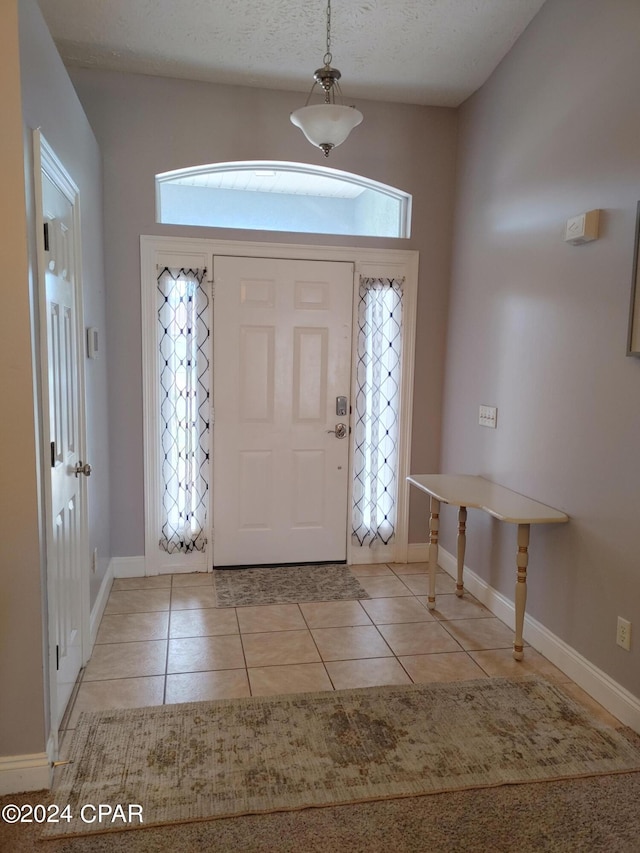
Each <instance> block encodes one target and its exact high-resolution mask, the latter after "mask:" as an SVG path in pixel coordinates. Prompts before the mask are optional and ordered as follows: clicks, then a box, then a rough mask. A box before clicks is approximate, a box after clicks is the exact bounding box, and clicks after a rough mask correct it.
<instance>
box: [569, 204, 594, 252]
mask: <svg viewBox="0 0 640 853" xmlns="http://www.w3.org/2000/svg"><path fill="white" fill-rule="evenodd" d="M599 224H600V211H599V210H588V211H587V212H586V213H581V214H580V215H579V216H573V217H572V218H571V219H567V228H566V231H565V234H564V240H565V243H571V245H572V246H581V245H582V244H583V243H591V241H592V240H597V239H598V226H599Z"/></svg>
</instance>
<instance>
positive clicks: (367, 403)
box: [352, 277, 404, 545]
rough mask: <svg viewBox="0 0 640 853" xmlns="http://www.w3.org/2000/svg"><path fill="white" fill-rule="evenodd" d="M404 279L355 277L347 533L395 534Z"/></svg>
mask: <svg viewBox="0 0 640 853" xmlns="http://www.w3.org/2000/svg"><path fill="white" fill-rule="evenodd" d="M403 281H404V280H403V279H402V280H397V279H389V278H364V277H361V278H360V293H359V295H360V299H359V303H358V364H357V389H356V401H355V458H354V484H353V507H352V510H353V512H352V522H353V524H352V528H353V529H352V539H353V540H354V541H355V542H358V543H359V544H360V545H367V544H368V545H372V544H374V543H375V542H381V543H383V544H385V545H388V544H389V543H390V542H391V541H392V539H393V537H394V534H395V526H396V506H397V491H398V482H397V480H398V420H399V415H400V387H401V384H400V382H401V364H402V290H403Z"/></svg>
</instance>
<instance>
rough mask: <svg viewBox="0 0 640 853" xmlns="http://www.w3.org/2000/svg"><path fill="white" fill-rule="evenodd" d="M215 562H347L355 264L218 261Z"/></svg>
mask: <svg viewBox="0 0 640 853" xmlns="http://www.w3.org/2000/svg"><path fill="white" fill-rule="evenodd" d="M214 277H215V282H216V285H215V286H216V291H215V300H214V315H215V317H214V373H215V381H214V410H215V426H214V473H213V482H214V488H213V491H214V526H215V536H214V561H215V564H216V565H218V566H223V565H260V564H277V563H296V562H321V561H325V560H330V561H341V560H344V559H345V558H346V524H347V494H348V473H349V459H348V456H349V441H348V433H347V435H346V436H344V437H343V438H339V437H338V434H336V432H335V431H334V430H335V427H336V423H337V421H338V420H342V421H346V422H347V423H348V420H349V419H348V416H346V417H342V418H340V419H338V418H337V417H336V398H337V397H340V396H348V394H349V386H350V381H351V313H352V292H353V291H352V288H353V265H352V264H350V263H334V262H325V261H297V260H275V259H265V258H232V257H216V258H215V260H214Z"/></svg>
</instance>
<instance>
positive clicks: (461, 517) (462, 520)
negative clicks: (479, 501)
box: [456, 506, 467, 596]
mask: <svg viewBox="0 0 640 853" xmlns="http://www.w3.org/2000/svg"><path fill="white" fill-rule="evenodd" d="M466 530H467V508H466V506H461V507H460V509H459V510H458V580H457V582H456V595H458V596H460V595H462V593H463V592H464V585H463V583H462V572H463V570H464V550H465V548H466V545H467V535H466Z"/></svg>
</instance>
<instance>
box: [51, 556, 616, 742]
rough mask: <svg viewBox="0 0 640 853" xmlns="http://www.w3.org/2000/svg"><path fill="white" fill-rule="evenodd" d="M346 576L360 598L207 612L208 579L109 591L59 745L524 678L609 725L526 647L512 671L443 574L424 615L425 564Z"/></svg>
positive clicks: (494, 633)
mask: <svg viewBox="0 0 640 853" xmlns="http://www.w3.org/2000/svg"><path fill="white" fill-rule="evenodd" d="M351 570H352V572H353V573H354V574H355V575H356V576H357V577H358V578H359V580H360V582H361V584H362V586H363V587H364V588H365V589H366V591H367V592H368V593H369V595H370V596H371V598H370V599H363V600H361V601H330V602H313V603H302V604H275V605H273V604H272V605H264V606H258V607H238V608H216V607H215V594H214V589H213V578H212V575H211V574H192V575H173V576H171V575H166V576H160V577H153V578H130V579H121V580H116V581H114V584H113V588H112V591H111V594H110V597H109V601H108V603H107V607H106V609H105V613H104V616H103V618H102V622H101V624H100V629H99V631H98V636H97V640H96V645H95V647H94V651H93V656H92V658H91V660H90V661H89V663H88V665H87V667H86V668H85V670H84V672H83V673H82V677H81V679H80V680H79V683H78V685H77V686H76V689H75V691H74V695H73V696H72V700H71V702H70V703H69V708H68V709H67V712H66V714H65V718H64V720H63V724H62V731H63V734H64V737H63V744H64V742H65V741H66V740H67V735H68V734H69V733H70V732H71V731H72V730H73V728H74V727H75V725H76V722H77V719H78V715H79V714H80V712H81V711H96V710H107V709H111V708H133V707H140V706H145V705H162V704H170V703H175V702H192V701H202V700H208V699H220V698H233V697H241V696H264V695H269V694H276V693H296V692H305V691H314V690H334V689H335V690H339V689H343V688H350V687H369V686H375V685H381V684H410V683H411V682H430V681H457V680H463V679H469V678H492V677H504V676H508V677H512V678H513V677H522V676H527V675H532V674H538V675H541V676H543V677H545V678H547V679H549V680H552V681H554V682H556V683H558V684H561V685H562V686H563V689H566V690H567V692H569V693H570V694H571V695H572V696H573V698H574V699H576V700H577V701H579V702H582V703H584V704H586V705H588V706H589V707H590V709H591V710H592V711H593V712H594V713H596V714H598V715H599V716H600V718H604V719H606V720H607V721H608V722H610V723H613V724H615V720H614V718H613V717H611V716H610V715H609V714H608V712H606V711H605V710H604V709H603V708H602V707H601V706H600V705H597V704H596V703H595V702H594V700H592V699H591V698H590V697H589V696H588V695H587V694H586V693H585V692H584V691H582V690H581V689H580V688H579V687H578V686H577V685H575V684H573V683H571V681H570V679H568V678H567V676H565V675H564V673H562V672H561V671H560V670H559V669H557V667H555V666H554V665H553V664H551V663H550V662H549V661H548V660H546V659H545V658H544V657H543V656H542V655H541V654H539V653H538V652H536V651H535V650H534V649H532V648H530V647H527V648H526V650H525V658H524V660H523V661H521V662H516V661H514V659H513V657H512V654H511V646H512V642H513V633H512V631H511V629H510V628H508V627H507V626H506V625H504V624H503V623H502V622H501V621H500V620H499V619H496V618H495V617H494V616H493V614H492V613H491V612H490V611H489V610H487V609H486V607H484V606H483V605H482V604H480V602H479V601H477V600H476V599H475V598H474V597H473V596H471V595H469V594H468V593H466V592H465V594H464V597H463V598H462V599H460V598H458V597H456V595H455V585H454V581H453V580H452V579H451V578H450V577H449V576H448V575H447V574H445V573H444V572H440V573H439V574H438V578H437V580H438V583H437V593H438V597H437V604H436V607H437V609H436V610H434V611H429V610H428V609H427V599H426V592H427V586H426V584H427V564H426V563H411V564H408V565H404V564H403V565H385V566H380V565H373V566H352V567H351Z"/></svg>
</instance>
